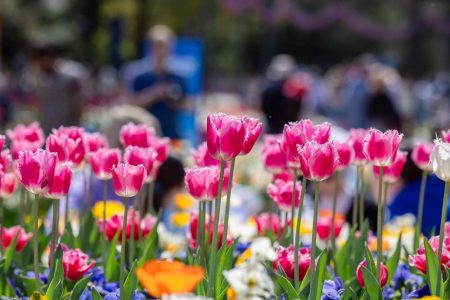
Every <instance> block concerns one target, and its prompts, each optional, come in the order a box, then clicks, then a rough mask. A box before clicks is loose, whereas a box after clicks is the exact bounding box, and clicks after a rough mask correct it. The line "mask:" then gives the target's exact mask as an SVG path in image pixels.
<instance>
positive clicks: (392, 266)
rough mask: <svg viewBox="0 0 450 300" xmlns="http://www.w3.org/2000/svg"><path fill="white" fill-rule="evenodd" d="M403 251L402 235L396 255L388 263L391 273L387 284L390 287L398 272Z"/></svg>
mask: <svg viewBox="0 0 450 300" xmlns="http://www.w3.org/2000/svg"><path fill="white" fill-rule="evenodd" d="M401 250H402V234H401V233H400V236H399V238H398V241H397V246H396V247H395V250H394V253H393V254H392V256H391V257H390V258H389V259H388V260H387V262H386V267H387V269H388V272H389V278H388V281H387V283H386V284H388V285H389V283H391V280H392V277H394V274H395V271H396V270H397V266H398V262H399V260H400V254H401Z"/></svg>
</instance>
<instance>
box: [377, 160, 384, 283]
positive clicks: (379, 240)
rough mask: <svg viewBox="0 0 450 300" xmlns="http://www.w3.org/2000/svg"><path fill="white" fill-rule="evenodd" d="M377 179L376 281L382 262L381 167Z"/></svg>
mask: <svg viewBox="0 0 450 300" xmlns="http://www.w3.org/2000/svg"><path fill="white" fill-rule="evenodd" d="M379 168H380V175H379V177H378V201H377V204H378V212H377V213H378V214H377V279H378V280H380V271H381V261H382V260H383V248H382V246H383V167H379Z"/></svg>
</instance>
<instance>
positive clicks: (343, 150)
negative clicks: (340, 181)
mask: <svg viewBox="0 0 450 300" xmlns="http://www.w3.org/2000/svg"><path fill="white" fill-rule="evenodd" d="M333 144H334V146H335V147H336V150H337V153H338V156H339V164H338V166H337V168H336V169H337V170H344V169H346V168H348V166H349V165H350V164H351V163H352V162H353V158H354V152H353V148H352V147H351V146H350V145H349V144H348V143H338V142H333Z"/></svg>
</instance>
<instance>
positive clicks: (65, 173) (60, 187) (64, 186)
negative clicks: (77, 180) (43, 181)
mask: <svg viewBox="0 0 450 300" xmlns="http://www.w3.org/2000/svg"><path fill="white" fill-rule="evenodd" d="M71 183H72V169H71V168H70V164H69V163H61V164H58V165H57V166H56V169H55V175H54V177H53V182H52V185H51V186H50V188H49V190H48V192H47V193H45V197H47V198H50V199H56V200H59V199H61V198H62V197H64V196H66V195H67V193H68V192H69V188H70V184H71Z"/></svg>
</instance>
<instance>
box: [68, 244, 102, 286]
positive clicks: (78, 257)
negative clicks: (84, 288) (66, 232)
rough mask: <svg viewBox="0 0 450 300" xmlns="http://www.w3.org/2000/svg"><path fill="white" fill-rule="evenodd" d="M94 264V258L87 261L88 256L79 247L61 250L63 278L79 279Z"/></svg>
mask: <svg viewBox="0 0 450 300" xmlns="http://www.w3.org/2000/svg"><path fill="white" fill-rule="evenodd" d="M94 266H95V260H91V261H90V262H89V256H88V255H87V254H86V253H84V252H82V251H81V250H80V249H69V250H66V251H64V252H63V255H62V267H63V270H64V278H66V279H67V280H70V281H77V280H78V279H81V278H82V277H83V276H84V274H86V272H87V271H89V270H90V269H92V268H93V267H94Z"/></svg>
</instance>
